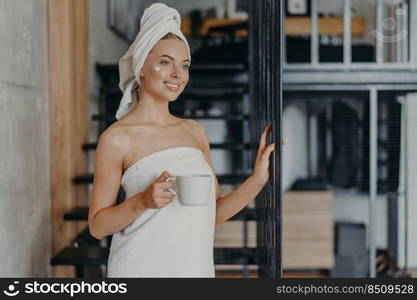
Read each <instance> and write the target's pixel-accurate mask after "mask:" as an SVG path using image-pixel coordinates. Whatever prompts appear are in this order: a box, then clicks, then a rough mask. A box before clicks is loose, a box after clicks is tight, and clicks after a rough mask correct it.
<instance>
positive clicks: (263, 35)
mask: <svg viewBox="0 0 417 300" xmlns="http://www.w3.org/2000/svg"><path fill="white" fill-rule="evenodd" d="M281 2H282V1H281V0H256V1H255V0H249V52H250V56H249V71H250V84H251V86H250V98H251V106H252V107H251V108H252V109H251V112H252V113H251V121H252V122H251V124H252V136H253V137H254V142H255V143H257V142H258V141H259V137H260V135H261V133H262V131H263V129H264V128H265V126H266V125H267V124H269V123H272V126H273V131H272V135H271V136H272V139H271V140H273V141H275V155H274V156H273V157H272V159H271V169H270V170H271V173H270V175H271V177H270V181H269V183H268V184H267V186H266V187H265V188H264V189H263V191H262V192H261V194H260V195H259V196H258V197H257V199H256V209H257V213H258V217H259V219H258V223H257V243H258V251H259V255H258V261H259V276H260V277H267V278H280V277H281V275H282V260H281V256H282V255H281V253H282V201H281V200H282V191H281V150H280V148H281V145H280V140H281V128H282V126H281V111H282V59H281V56H282V55H281V53H282V42H281V40H282V34H283V33H282V32H283V31H282V24H283V16H282V14H283V12H282V11H283V10H282V3H281ZM271 140H270V141H268V143H270V142H271ZM256 151H257V150H256ZM255 155H256V152H255Z"/></svg>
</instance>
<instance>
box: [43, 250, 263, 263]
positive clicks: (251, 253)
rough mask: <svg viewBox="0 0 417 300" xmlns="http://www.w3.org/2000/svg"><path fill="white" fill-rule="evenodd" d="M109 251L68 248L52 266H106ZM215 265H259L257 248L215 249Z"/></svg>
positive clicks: (56, 257) (53, 258) (52, 259)
mask: <svg viewBox="0 0 417 300" xmlns="http://www.w3.org/2000/svg"><path fill="white" fill-rule="evenodd" d="M108 255H109V249H108V248H103V247H99V246H80V247H66V248H64V249H63V250H61V251H60V252H58V253H57V254H56V255H54V256H53V257H52V258H51V265H53V266H55V265H75V266H91V265H106V264H107V260H108ZM214 264H216V265H234V264H236V265H239V264H257V250H256V248H214Z"/></svg>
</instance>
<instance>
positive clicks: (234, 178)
mask: <svg viewBox="0 0 417 300" xmlns="http://www.w3.org/2000/svg"><path fill="white" fill-rule="evenodd" d="M249 175H250V174H241V175H240V174H239V175H237V174H226V175H217V179H218V181H219V183H220V184H237V183H241V182H242V181H243V180H245V179H246V178H247V177H248V176H249ZM93 181H94V174H85V175H80V176H76V177H74V178H73V180H72V182H73V183H74V184H90V183H93Z"/></svg>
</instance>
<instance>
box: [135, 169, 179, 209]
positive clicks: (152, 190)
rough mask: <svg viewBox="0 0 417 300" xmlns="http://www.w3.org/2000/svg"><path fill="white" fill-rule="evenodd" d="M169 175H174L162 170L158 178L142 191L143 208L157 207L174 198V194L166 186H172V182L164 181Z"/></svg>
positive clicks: (166, 203)
mask: <svg viewBox="0 0 417 300" xmlns="http://www.w3.org/2000/svg"><path fill="white" fill-rule="evenodd" d="M170 177H174V175H172V174H170V173H168V172H167V171H164V172H163V173H162V174H161V176H159V178H158V179H156V180H155V181H154V182H153V183H152V184H151V185H149V186H148V187H147V188H146V190H144V191H143V192H142V196H143V198H142V199H143V201H144V204H145V208H147V209H148V208H156V209H159V208H162V207H164V206H166V205H168V204H169V203H171V202H172V201H173V200H174V198H175V195H174V194H173V193H171V192H170V191H168V190H167V189H168V188H173V187H174V183H172V182H168V181H165V180H166V179H167V178H170Z"/></svg>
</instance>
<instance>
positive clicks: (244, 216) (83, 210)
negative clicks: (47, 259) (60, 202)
mask: <svg viewBox="0 0 417 300" xmlns="http://www.w3.org/2000/svg"><path fill="white" fill-rule="evenodd" d="M64 220H65V221H87V220H88V206H77V207H74V208H73V209H72V210H71V211H69V212H67V213H66V214H64ZM245 220H246V221H254V220H256V210H255V209H253V208H245V209H243V210H241V211H240V212H239V213H238V214H237V215H235V216H233V217H232V218H231V219H230V220H228V221H245ZM87 229H88V228H87ZM84 234H86V233H84ZM88 234H90V232H88ZM93 238H94V237H93Z"/></svg>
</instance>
